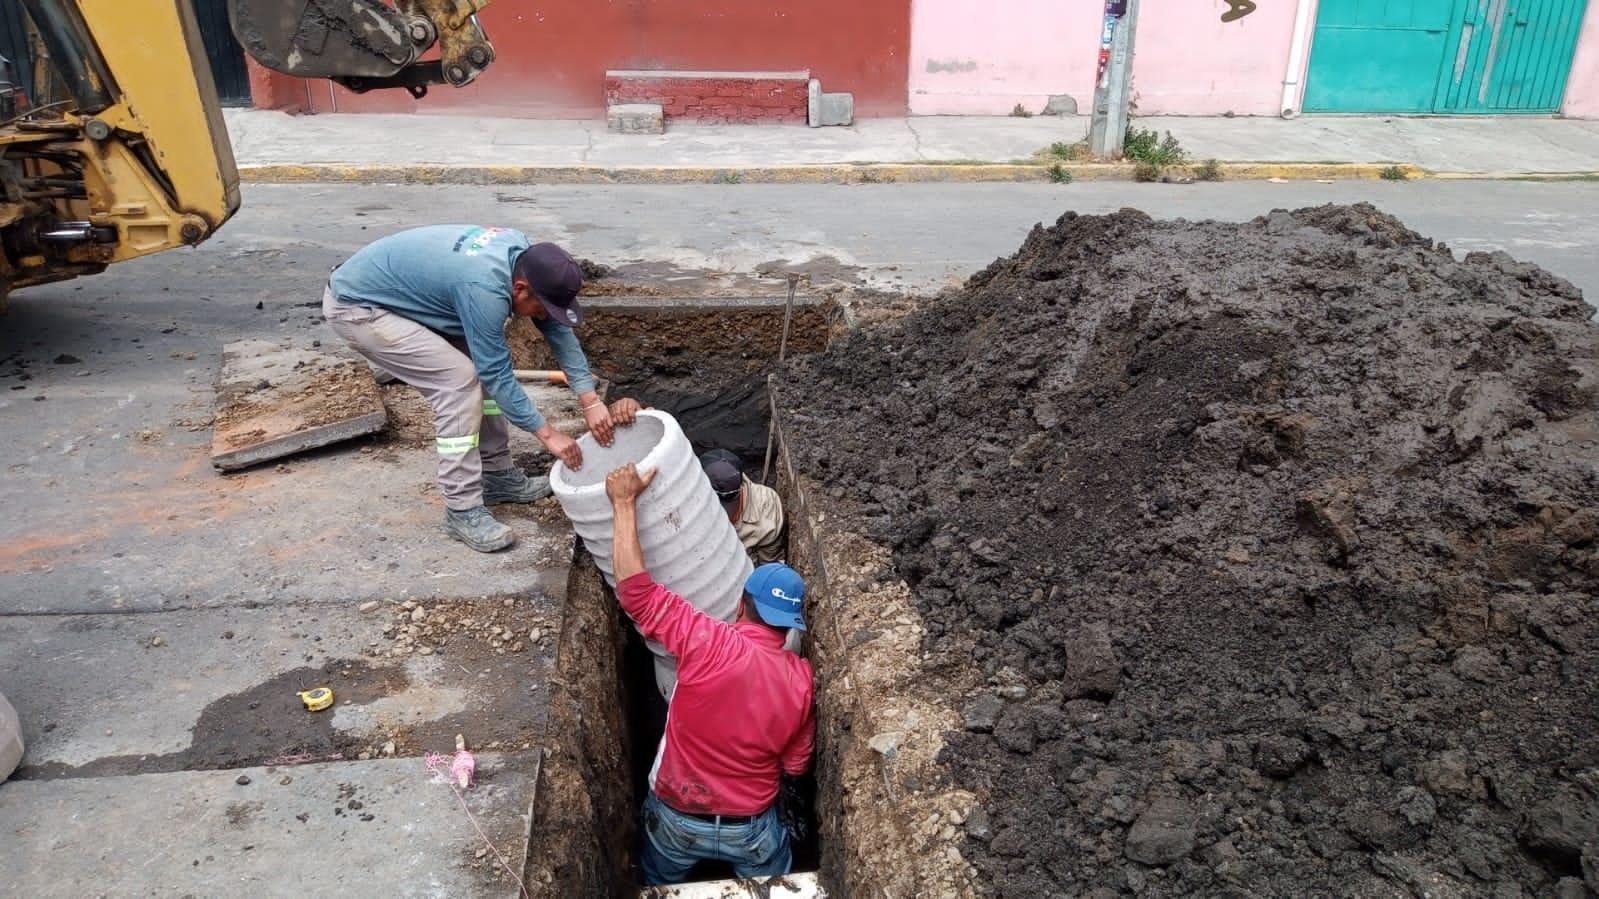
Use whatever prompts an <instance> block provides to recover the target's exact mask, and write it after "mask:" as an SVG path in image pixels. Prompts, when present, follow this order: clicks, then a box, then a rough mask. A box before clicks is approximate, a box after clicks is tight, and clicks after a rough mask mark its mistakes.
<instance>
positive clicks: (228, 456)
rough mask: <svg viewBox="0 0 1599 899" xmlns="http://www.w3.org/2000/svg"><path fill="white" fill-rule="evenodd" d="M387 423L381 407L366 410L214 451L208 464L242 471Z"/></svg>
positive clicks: (363, 433) (362, 434) (366, 432)
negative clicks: (356, 416)
mask: <svg viewBox="0 0 1599 899" xmlns="http://www.w3.org/2000/svg"><path fill="white" fill-rule="evenodd" d="M388 423H389V414H388V412H387V411H386V410H384V409H379V410H378V411H376V412H368V413H367V414H365V415H362V416H360V417H359V418H350V419H345V420H343V421H336V422H333V423H332V424H326V425H321V426H318V427H315V428H311V429H309V430H305V431H296V432H294V433H293V434H287V435H285V436H282V437H278V438H276V439H273V440H266V441H262V442H261V443H252V444H249V445H248V446H241V447H239V448H238V449H233V450H227V451H225V452H220V453H214V454H213V455H212V456H211V466H212V467H213V468H215V469H216V470H217V471H241V470H243V469H246V468H251V467H253V466H256V465H260V464H262V463H265V462H273V461H276V460H278V459H282V458H284V457H285V456H293V455H297V454H299V453H303V452H308V451H310V450H314V449H321V448H322V447H325V446H332V445H333V444H335V443H343V442H344V441H346V440H354V439H355V438H357V437H365V436H367V435H369V434H376V433H377V432H379V431H381V430H383V428H384V426H385V425H387V424H388Z"/></svg>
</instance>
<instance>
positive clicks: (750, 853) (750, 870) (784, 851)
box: [644, 791, 794, 886]
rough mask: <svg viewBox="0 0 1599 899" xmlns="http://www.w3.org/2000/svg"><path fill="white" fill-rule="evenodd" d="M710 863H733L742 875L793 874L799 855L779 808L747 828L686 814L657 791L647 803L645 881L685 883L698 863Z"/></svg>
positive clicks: (753, 820) (753, 818) (774, 807)
mask: <svg viewBox="0 0 1599 899" xmlns="http://www.w3.org/2000/svg"><path fill="white" fill-rule="evenodd" d="M708 859H714V860H718V861H724V862H729V863H731V864H732V865H733V873H735V874H737V875H738V876H739V877H764V876H768V875H775V874H787V873H788V869H789V868H790V867H792V866H793V864H794V854H793V852H792V851H791V850H790V849H789V845H788V828H786V827H784V826H783V824H782V822H781V821H779V820H777V804H776V803H773V804H772V807H771V808H768V809H767V810H766V811H764V812H762V813H761V814H759V815H754V816H751V818H750V820H749V823H747V824H736V825H729V824H719V823H716V822H714V821H702V820H700V819H699V818H694V817H691V816H689V815H685V814H683V813H682V812H679V811H678V810H676V809H674V808H672V807H671V806H669V805H667V804H666V803H664V802H662V801H661V800H659V799H657V798H655V793H654V792H653V791H652V792H651V793H650V795H649V798H647V799H645V800H644V883H645V884H646V885H647V886H662V885H665V884H671V883H682V882H683V880H684V879H685V878H687V877H688V872H689V870H690V869H692V868H693V867H694V863H695V862H699V861H703V860H708Z"/></svg>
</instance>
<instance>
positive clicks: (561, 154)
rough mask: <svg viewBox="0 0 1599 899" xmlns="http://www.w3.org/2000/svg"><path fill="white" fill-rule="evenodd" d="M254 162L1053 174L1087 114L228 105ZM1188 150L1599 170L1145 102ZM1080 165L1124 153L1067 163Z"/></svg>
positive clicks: (1530, 140) (786, 177)
mask: <svg viewBox="0 0 1599 899" xmlns="http://www.w3.org/2000/svg"><path fill="white" fill-rule="evenodd" d="M226 118H227V124H228V129H229V132H230V133H231V135H232V137H233V143H234V149H235V153H236V155H237V158H238V161H239V164H240V168H241V170H242V172H243V173H244V175H245V177H246V178H248V179H251V180H258V181H318V180H356V181H374V180H376V181H382V180H405V181H488V182H493V181H538V180H547V181H555V182H585V181H644V182H683V181H739V180H761V181H805V180H821V181H830V180H868V181H871V180H917V181H991V180H1006V181H1028V180H1044V179H1046V178H1047V177H1048V176H1049V173H1048V166H1049V165H1050V164H1051V163H1054V162H1057V160H1053V159H1049V158H1046V157H1043V156H1040V155H1039V154H1040V152H1041V151H1043V150H1045V148H1047V147H1049V146H1050V145H1051V144H1055V143H1062V144H1071V143H1075V142H1077V141H1080V140H1082V139H1083V138H1084V137H1085V136H1086V135H1087V133H1088V124H1089V122H1088V118H1087V117H1086V116H1075V117H1064V118H1061V117H1044V116H1039V117H1034V118H1011V117H997V118H996V117H977V116H971V117H961V116H928V117H919V118H908V119H863V120H861V121H859V122H857V123H856V124H855V125H854V126H852V127H849V128H805V127H800V126H772V125H764V126H763V125H692V124H683V123H673V124H670V125H669V126H668V129H667V133H665V134H662V135H632V134H616V133H612V132H610V131H607V130H606V128H605V123H604V122H602V121H585V120H575V121H574V120H548V119H508V118H477V117H464V116H444V115H337V114H335V115H314V116H289V115H285V114H283V113H279V112H271V111H264V110H248V109H246V110H228V111H227V116H226ZM1134 125H1135V126H1136V127H1140V128H1150V129H1154V130H1156V131H1160V132H1166V131H1170V132H1171V133H1172V134H1173V135H1174V136H1175V137H1176V138H1177V139H1178V141H1179V142H1180V143H1181V144H1182V146H1183V147H1184V149H1186V150H1187V151H1188V154H1189V157H1190V158H1191V159H1193V160H1196V161H1197V160H1206V159H1216V160H1219V161H1221V162H1222V163H1223V164H1224V173H1225V174H1227V175H1228V176H1231V177H1246V178H1247V177H1290V178H1292V177H1300V178H1322V177H1375V176H1376V175H1377V174H1378V173H1379V171H1380V170H1381V169H1382V168H1384V167H1386V166H1389V165H1394V164H1398V165H1402V166H1408V167H1412V169H1413V170H1414V172H1413V173H1416V174H1419V173H1420V172H1421V171H1422V170H1424V171H1425V172H1428V173H1433V174H1439V175H1457V176H1476V177H1485V176H1486V177H1495V176H1497V177H1514V176H1524V175H1546V176H1547V175H1589V174H1593V173H1596V172H1599V122H1596V121H1584V120H1568V119H1550V118H1470V119H1467V118H1455V119H1446V118H1398V117H1352V116H1322V117H1315V116H1313V117H1301V118H1298V119H1292V120H1285V119H1276V118H1249V117H1239V118H1220V117H1217V118H1188V117H1160V116H1157V117H1149V118H1140V119H1136V120H1135V121H1134ZM1066 168H1067V169H1068V170H1070V171H1071V172H1072V173H1073V174H1074V176H1075V177H1081V178H1094V177H1128V176H1129V175H1130V167H1129V166H1126V165H1116V164H1110V165H1106V164H1098V163H1067V164H1066Z"/></svg>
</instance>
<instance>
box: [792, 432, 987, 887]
mask: <svg viewBox="0 0 1599 899" xmlns="http://www.w3.org/2000/svg"><path fill="white" fill-rule="evenodd" d="M773 405H774V407H777V406H778V404H776V403H774V404H773ZM775 427H777V428H778V431H779V437H778V443H779V445H780V446H784V445H786V443H785V442H784V441H783V439H782V434H783V432H784V423H783V422H782V421H781V420H778V421H777V422H776V423H775ZM779 476H780V481H781V483H780V485H779V486H780V488H781V489H782V492H783V494H784V504H785V506H786V508H787V509H788V510H789V562H790V564H792V565H794V566H795V567H796V568H797V569H798V570H799V571H800V572H801V573H802V574H803V575H804V576H805V581H806V588H807V589H806V615H807V618H808V621H809V624H810V630H809V632H808V633H807V636H806V645H805V653H806V655H807V657H808V658H809V659H810V660H811V664H812V666H813V667H814V669H815V672H816V707H817V718H816V761H815V767H816V772H817V797H818V798H817V819H818V827H819V831H820V835H821V845H822V868H821V874H822V879H823V883H824V885H825V886H826V887H827V889H828V890H829V895H833V896H841V897H850V896H863V897H864V896H870V897H879V896H895V897H899V896H969V895H973V894H974V893H975V892H976V887H975V885H974V882H973V878H974V876H975V875H974V872H973V870H972V868H971V867H970V865H968V864H967V863H966V860H965V859H964V858H963V857H962V855H961V850H960V846H961V843H962V841H963V840H964V839H965V832H964V830H963V829H962V827H963V825H964V824H965V823H966V820H967V816H968V815H969V814H970V812H971V810H972V808H973V807H974V805H975V797H974V796H973V795H972V794H971V793H969V792H967V791H965V790H962V789H960V788H958V787H957V786H955V785H954V784H953V783H952V782H951V781H950V780H949V778H948V776H947V774H946V773H945V772H944V770H943V769H942V768H941V766H940V765H939V764H938V761H937V759H938V756H939V753H940V752H941V751H942V750H943V748H944V735H945V733H947V732H949V731H951V730H954V729H956V728H958V726H959V721H960V716H959V713H958V710H957V709H956V708H955V706H954V704H953V703H952V702H951V701H950V699H949V696H950V694H949V693H947V692H945V691H943V690H941V689H940V688H939V686H938V680H937V679H936V678H934V677H929V675H928V672H927V671H926V670H924V668H923V665H922V660H921V646H922V641H923V640H924V639H925V632H924V629H923V626H922V620H921V615H920V614H919V613H918V612H917V611H916V609H915V608H914V606H913V605H912V604H911V598H910V591H909V590H908V588H907V587H906V586H905V583H904V582H903V581H902V580H900V579H899V578H897V577H895V576H893V574H892V563H891V559H890V557H889V553H888V551H887V550H886V549H884V548H883V547H881V546H878V545H875V544H873V543H872V542H871V541H869V540H867V539H866V538H864V537H861V536H859V535H857V534H853V533H850V532H848V531H843V530H840V529H838V528H837V527H836V521H835V519H836V516H835V515H834V514H833V512H832V511H831V508H830V505H829V503H830V499H829V497H828V495H827V494H826V492H825V491H824V489H823V485H819V484H817V483H816V482H814V481H812V480H810V479H809V478H806V477H804V476H801V475H797V473H796V472H795V470H794V467H793V465H792V463H791V462H790V461H789V459H788V456H787V454H786V453H780V454H779Z"/></svg>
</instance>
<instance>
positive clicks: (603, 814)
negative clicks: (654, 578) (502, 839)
mask: <svg viewBox="0 0 1599 899" xmlns="http://www.w3.org/2000/svg"><path fill="white" fill-rule="evenodd" d="M624 636H625V632H624V631H623V630H622V620H621V612H620V611H619V610H618V608H617V605H616V603H615V601H613V600H612V599H611V598H610V597H609V595H607V593H606V589H605V583H604V581H603V580H602V579H601V577H600V573H599V570H598V569H596V568H595V567H594V563H593V561H592V560H591V559H590V557H589V555H588V553H587V552H586V551H584V550H582V549H581V547H580V548H579V550H578V552H577V553H576V555H575V557H574V558H573V561H572V574H571V578H570V580H569V582H568V584H567V591H566V609H565V615H564V617H563V619H562V623H561V634H560V644H559V655H558V658H557V661H556V665H555V674H554V675H553V676H552V677H551V679H550V683H549V690H550V715H549V722H550V723H549V731H548V734H549V736H548V738H547V740H548V743H549V746H548V749H547V754H546V756H545V759H544V765H543V770H542V774H541V778H540V783H539V787H538V789H539V796H538V799H537V801H536V804H535V808H534V819H533V826H532V833H531V837H532V838H531V841H530V844H529V847H528V864H527V872H526V873H527V876H526V877H525V878H524V879H525V880H526V881H527V884H528V888H529V889H530V890H531V891H532V892H533V894H534V895H535V896H560V897H609V896H616V897H621V896H627V895H635V896H636V895H637V893H638V888H637V886H636V885H635V884H633V882H632V877H631V871H632V861H631V858H630V856H629V851H628V850H629V847H631V846H632V845H633V840H634V831H635V823H636V812H635V805H634V802H633V796H632V790H631V783H630V780H629V774H628V766H627V763H628V758H629V752H630V744H629V739H628V729H627V721H626V718H625V713H626V710H627V703H626V697H625V696H624V695H623V693H622V690H623V687H622V684H623V680H622V649H623V645H624V644H623V637H624Z"/></svg>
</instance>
